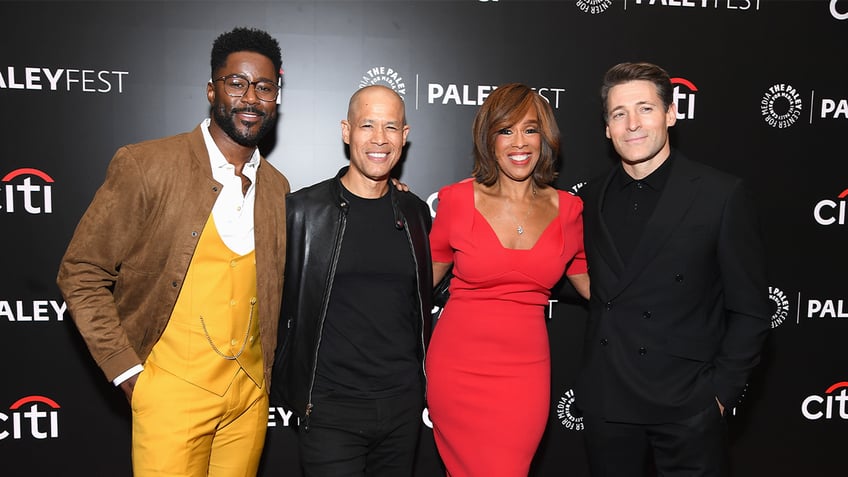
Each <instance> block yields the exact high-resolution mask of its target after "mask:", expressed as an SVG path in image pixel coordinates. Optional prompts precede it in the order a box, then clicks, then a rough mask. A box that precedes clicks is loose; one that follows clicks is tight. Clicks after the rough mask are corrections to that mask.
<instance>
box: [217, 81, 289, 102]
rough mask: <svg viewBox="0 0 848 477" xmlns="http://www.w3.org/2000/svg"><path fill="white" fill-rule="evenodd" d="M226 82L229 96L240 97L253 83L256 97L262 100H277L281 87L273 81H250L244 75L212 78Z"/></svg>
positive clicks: (226, 91)
mask: <svg viewBox="0 0 848 477" xmlns="http://www.w3.org/2000/svg"><path fill="white" fill-rule="evenodd" d="M212 81H213V82H215V81H223V82H224V92H225V93H227V95H228V96H233V97H237V98H240V97H242V96H244V95H245V94H247V90H248V89H250V86H251V85H253V91H254V92H255V93H256V97H257V98H259V99H260V100H262V101H276V100H277V95H278V94H279V93H280V87H279V86H277V84H276V83H274V82H273V81H268V80H259V81H250V80H249V79H247V78H245V77H244V76H242V75H229V76H221V77H220V78H215V79H213V80H212Z"/></svg>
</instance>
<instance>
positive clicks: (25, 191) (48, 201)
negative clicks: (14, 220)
mask: <svg viewBox="0 0 848 477" xmlns="http://www.w3.org/2000/svg"><path fill="white" fill-rule="evenodd" d="M33 179H35V182H36V183H35V184H34V183H33ZM52 183H53V178H52V177H50V176H49V175H47V174H46V173H44V172H43V171H40V170H38V169H31V168H22V169H15V170H14V171H12V172H10V173H8V174H6V175H5V176H3V179H0V189H2V194H0V197H3V198H4V199H5V203H4V204H0V211H5V212H6V213H7V214H13V213H15V212H16V211H18V210H19V209H20V208H21V207H22V208H23V210H24V211H25V212H27V213H29V214H33V215H37V214H51V213H53V189H52V186H51V185H50V184H52Z"/></svg>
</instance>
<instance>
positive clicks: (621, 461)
mask: <svg viewBox="0 0 848 477" xmlns="http://www.w3.org/2000/svg"><path fill="white" fill-rule="evenodd" d="M583 424H584V426H585V427H584V436H585V442H586V451H587V454H588V457H589V471H590V474H591V475H592V477H644V476H648V475H656V476H660V477H727V476H728V475H729V470H728V455H727V423H726V421H725V419H724V417H723V416H722V415H721V412H720V411H719V408H718V404H712V405H710V406H708V407H707V408H706V409H704V410H702V411H701V412H699V413H698V414H695V415H694V416H691V417H688V418H686V419H682V420H680V421H677V422H669V423H663V424H628V423H620V422H609V421H607V420H605V419H603V418H601V417H599V416H596V415H591V414H588V413H586V414H584V415H583Z"/></svg>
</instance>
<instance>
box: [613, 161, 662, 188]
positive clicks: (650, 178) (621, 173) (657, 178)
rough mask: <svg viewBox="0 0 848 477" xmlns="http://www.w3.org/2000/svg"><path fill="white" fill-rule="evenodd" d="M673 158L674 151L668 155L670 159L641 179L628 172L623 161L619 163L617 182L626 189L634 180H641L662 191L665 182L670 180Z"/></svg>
mask: <svg viewBox="0 0 848 477" xmlns="http://www.w3.org/2000/svg"><path fill="white" fill-rule="evenodd" d="M673 160H674V153H673V152H672V153H671V155H669V156H668V159H666V160H665V162H663V163H662V164H660V167H658V168H657V169H656V170H655V171H654V172H651V173H650V174H648V175H647V176H646V177H644V178H642V179H640V180H636V179H634V178H632V177H630V174H628V173H627V172H626V171H625V170H624V167H623V166H622V165H621V163H619V165H618V170H617V172H616V175H617V176H618V177H616V178H615V181H616V184H617V185H618V187H619V188H620V189H621V190H624V189H626V188H627V187H628V186H631V185H632V184H633V183H634V182H640V183H642V184H644V185H647V186H648V187H650V188H651V189H653V190H656V191H660V190H662V189H663V187H664V186H665V183H666V182H668V173H669V171H670V170H671V163H672V162H673Z"/></svg>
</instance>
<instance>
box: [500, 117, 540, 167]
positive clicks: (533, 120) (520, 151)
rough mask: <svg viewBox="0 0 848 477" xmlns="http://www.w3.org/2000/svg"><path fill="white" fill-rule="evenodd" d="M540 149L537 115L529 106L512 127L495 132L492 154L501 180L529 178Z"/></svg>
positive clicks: (537, 160)
mask: <svg viewBox="0 0 848 477" xmlns="http://www.w3.org/2000/svg"><path fill="white" fill-rule="evenodd" d="M541 148H542V135H541V133H540V132H539V116H538V114H537V113H536V109H535V108H533V107H530V108H528V109H527V112H526V113H525V114H524V116H523V117H522V118H521V120H520V121H518V122H517V123H515V124H512V125H510V126H508V127H505V128H502V129H500V130H498V132H497V136H496V137H495V143H494V152H495V159H496V160H497V162H498V169H499V174H500V176H501V178H508V179H512V180H514V181H525V180H527V179H528V178H530V177H531V176H532V175H533V171H534V170H535V169H536V164H538V162H539V154H540V151H541Z"/></svg>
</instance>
